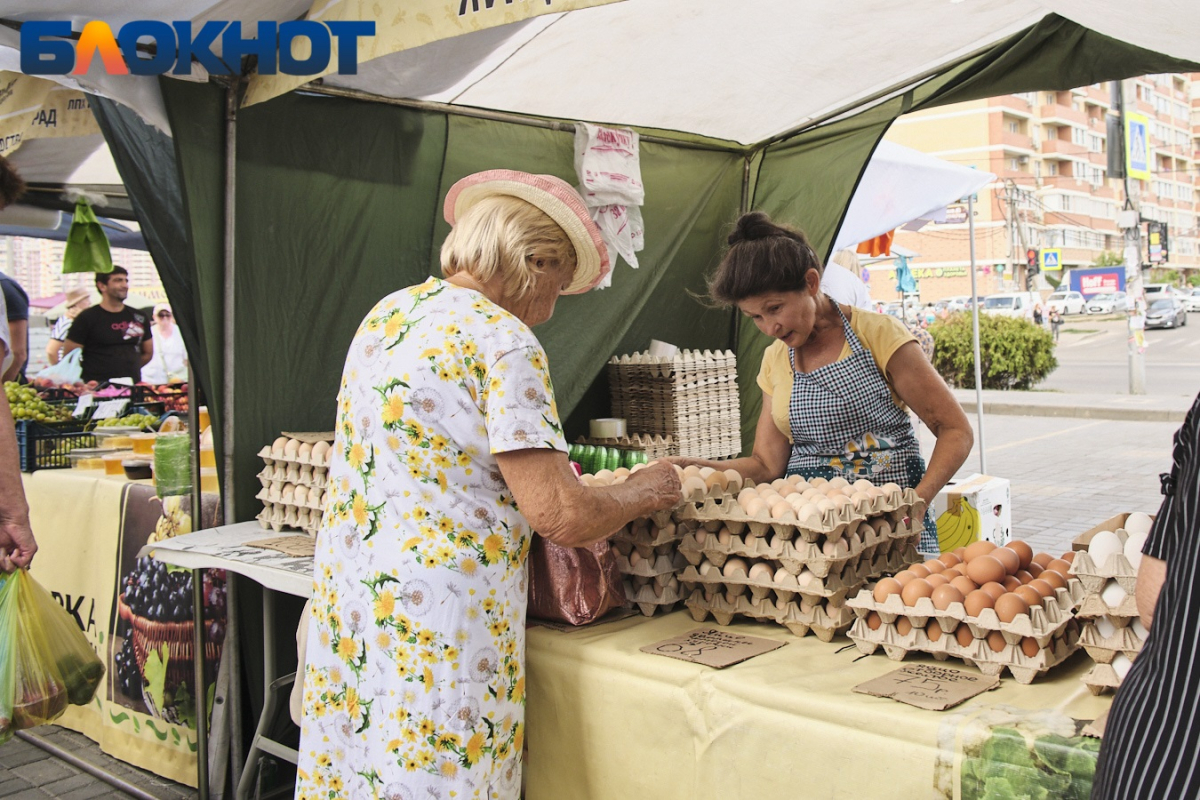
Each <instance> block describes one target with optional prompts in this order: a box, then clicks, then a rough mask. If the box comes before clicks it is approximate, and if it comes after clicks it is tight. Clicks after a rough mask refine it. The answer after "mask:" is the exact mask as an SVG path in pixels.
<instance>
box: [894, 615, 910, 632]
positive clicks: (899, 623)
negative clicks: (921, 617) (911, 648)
mask: <svg viewBox="0 0 1200 800" xmlns="http://www.w3.org/2000/svg"><path fill="white" fill-rule="evenodd" d="M896 633H898V634H900V635H901V636H908V635H909V634H910V633H912V620H910V619H909V618H908V617H899V618H898V619H897V620H896Z"/></svg>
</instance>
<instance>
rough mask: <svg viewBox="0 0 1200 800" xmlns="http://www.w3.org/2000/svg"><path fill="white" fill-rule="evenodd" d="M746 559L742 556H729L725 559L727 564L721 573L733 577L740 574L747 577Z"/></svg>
mask: <svg viewBox="0 0 1200 800" xmlns="http://www.w3.org/2000/svg"><path fill="white" fill-rule="evenodd" d="M746 569H747V567H746V561H745V559H742V558H729V559H726V560H725V566H724V567H722V568H721V574H723V575H724V576H725V577H726V578H732V577H734V576H737V575H740V576H741V577H743V578H744V577H746Z"/></svg>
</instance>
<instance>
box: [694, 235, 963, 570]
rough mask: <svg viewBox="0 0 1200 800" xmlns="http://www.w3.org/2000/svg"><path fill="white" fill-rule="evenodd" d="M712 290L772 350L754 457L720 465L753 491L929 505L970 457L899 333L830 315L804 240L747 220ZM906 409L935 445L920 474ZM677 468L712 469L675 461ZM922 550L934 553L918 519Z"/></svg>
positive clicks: (835, 311)
mask: <svg viewBox="0 0 1200 800" xmlns="http://www.w3.org/2000/svg"><path fill="white" fill-rule="evenodd" d="M729 244H730V248H729V252H728V253H727V254H726V255H725V258H724V260H722V262H721V265H720V266H719V267H718V268H717V272H716V274H715V275H714V276H713V277H712V279H711V281H710V282H709V294H710V296H711V297H712V298H713V299H714V300H716V301H717V302H719V303H721V304H724V305H732V306H736V307H737V308H738V309H739V310H740V311H741V312H742V313H743V314H745V315H746V316H748V317H750V318H751V319H752V320H754V323H755V324H756V325H757V326H758V329H759V330H760V331H762V332H763V333H765V334H767V335H768V336H770V337H772V338H773V339H775V340H776V341H775V342H774V343H772V344H771V346H770V347H768V348H767V350H766V352H765V353H764V354H763V359H762V367H761V369H760V371H759V374H758V385H759V387H760V388H761V389H762V414H761V415H760V416H759V420H758V428H757V432H756V435H755V440H754V450H753V453H752V455H750V456H748V457H746V458H739V459H734V460H733V461H732V462H728V461H723V462H719V463H720V465H721V466H722V467H725V468H728V467H732V468H733V469H736V470H737V471H738V472H741V473H742V474H743V475H745V476H746V477H748V478H751V479H753V480H754V481H756V482H763V481H771V480H774V479H775V478H778V477H780V476H782V475H785V474H787V475H795V474H799V475H803V476H804V477H806V478H811V477H823V478H833V477H835V476H843V477H845V478H846V479H847V480H850V481H854V480H857V479H859V478H866V479H867V480H870V481H872V482H874V483H877V484H878V483H888V482H894V483H897V484H899V485H901V486H905V487H911V488H914V489H916V492H917V494H918V495H920V496H921V498H922V499H923V500H924V501H925V502H926V503H928V504H930V505H931V506H932V503H933V498H934V496H935V495H936V494H937V493H938V491H939V490H941V488H942V487H943V486H944V485H945V484H946V481H948V480H949V479H950V478H951V477H952V476H953V475H954V473H955V471H956V470H957V469H958V468H959V467H960V466H962V463H963V461H965V460H966V458H967V455H968V454H969V453H970V451H971V444H972V442H973V438H974V437H973V434H972V432H971V426H970V423H968V422H967V418H966V415H965V414H963V411H962V408H961V407H960V406H959V404H958V402H957V401H955V399H954V395H953V394H951V392H950V389H949V388H948V387H947V386H946V383H945V382H944V381H943V380H942V378H941V376H939V375H938V374H937V372H936V371H934V369H933V366H932V365H931V364H930V363H929V360H928V359H927V358H926V357H925V356H924V354H923V353H922V352H921V349H920V347H918V345H917V342H916V341H915V340H914V338H913V336H912V334H911V333H909V332H908V331H907V330H906V329H905V328H904V325H903V324H902V323H901V322H900V321H899V320H897V319H894V318H892V317H890V316H887V315H885V314H876V313H874V312H871V311H866V310H863V309H860V308H852V307H850V306H845V305H839V304H838V303H836V302H835V301H834V300H833V299H832V298H830V297H829V296H828V295H826V294H824V293H823V292H822V291H821V270H822V267H821V262H820V260H819V259H818V258H817V255H816V253H815V252H813V249H812V247H810V246H809V244H808V240H807V239H806V238H805V236H804V234H803V233H800V232H798V231H794V230H791V229H789V228H786V227H784V226H781V225H776V224H775V223H773V222H771V220H770V219H769V218H768V217H767V215H766V214H763V213H762V212H752V213H749V214H744V215H743V216H742V217H741V218H740V219H739V220H738V223H737V228H736V230H734V232H733V233H732V234H731V235H730V236H729ZM906 406H907V407H911V408H912V409H913V410H914V411H915V412H916V414H917V416H918V417H919V418H920V419H921V421H922V422H924V423H925V424H926V425H928V426H929V429H930V430H931V431H932V432H933V434H934V435H935V436H936V437H937V444H936V446H935V447H934V449H933V455H932V456H931V458H930V460H929V467H928V469H927V468H926V466H925V461H924V459H923V458H922V457H921V453H920V449H919V447H918V442H917V437H916V434H915V433H914V431H913V425H912V422H911V421H910V419H909V416H908V413H907V410H906ZM673 460H674V461H676V463H679V464H681V465H686V464H697V465H701V466H705V465H711V466H716V465H717V463H718V462H708V461H701V460H696V459H673ZM919 549H920V550H921V552H922V553H928V554H935V553H937V552H938V541H937V525H936V524H935V523H934V521H933V517H932V515H931V514H928V513H927V514H926V516H925V527H924V530H923V531H922V533H921V539H920V545H919Z"/></svg>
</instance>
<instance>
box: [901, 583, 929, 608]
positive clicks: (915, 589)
mask: <svg viewBox="0 0 1200 800" xmlns="http://www.w3.org/2000/svg"><path fill="white" fill-rule="evenodd" d="M932 594H933V587H932V586H930V585H929V581H927V580H925V579H924V578H916V579H914V580H913V581H912V582H911V583H909V584H908V586H905V587H904V589H903V590H901V592H900V597H901V598H902V599H903V600H904V605H906V606H915V605H916V604H917V601H918V600H920V599H921V598H922V597H929V596H930V595H932Z"/></svg>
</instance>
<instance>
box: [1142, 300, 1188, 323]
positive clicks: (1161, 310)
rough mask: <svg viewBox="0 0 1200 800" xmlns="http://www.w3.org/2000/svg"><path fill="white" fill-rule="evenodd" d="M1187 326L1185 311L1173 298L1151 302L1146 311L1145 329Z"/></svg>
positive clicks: (1180, 302)
mask: <svg viewBox="0 0 1200 800" xmlns="http://www.w3.org/2000/svg"><path fill="white" fill-rule="evenodd" d="M1184 325H1187V309H1186V308H1184V307H1183V301H1182V300H1179V299H1176V298H1174V297H1163V298H1160V299H1158V300H1152V301H1151V302H1150V306H1149V307H1148V308H1147V309H1146V327H1147V328H1182V327H1183V326H1184Z"/></svg>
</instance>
